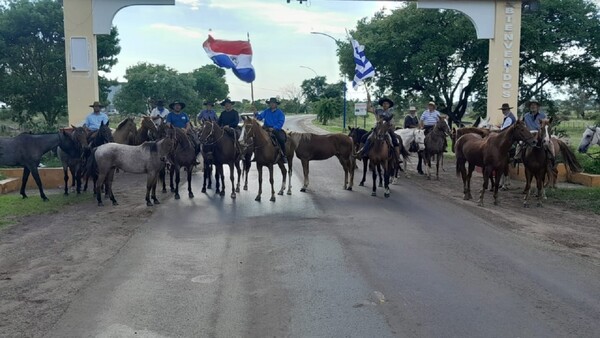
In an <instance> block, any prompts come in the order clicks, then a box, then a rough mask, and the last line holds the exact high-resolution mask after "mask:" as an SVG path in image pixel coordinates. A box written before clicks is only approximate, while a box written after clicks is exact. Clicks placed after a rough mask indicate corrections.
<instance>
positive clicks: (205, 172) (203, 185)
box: [201, 161, 210, 193]
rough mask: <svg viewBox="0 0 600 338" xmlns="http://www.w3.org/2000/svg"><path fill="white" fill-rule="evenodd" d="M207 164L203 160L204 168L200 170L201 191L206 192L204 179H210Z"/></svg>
mask: <svg viewBox="0 0 600 338" xmlns="http://www.w3.org/2000/svg"><path fill="white" fill-rule="evenodd" d="M208 170H209V165H208V163H206V161H204V170H202V191H201V192H202V193H206V181H207V180H209V179H210V173H209V172H208Z"/></svg>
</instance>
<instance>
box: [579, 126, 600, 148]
mask: <svg viewBox="0 0 600 338" xmlns="http://www.w3.org/2000/svg"><path fill="white" fill-rule="evenodd" d="M593 145H599V146H600V127H593V126H589V127H587V128H586V129H585V131H584V132H583V136H582V137H581V142H579V148H577V150H578V151H579V152H580V153H587V151H588V148H589V147H590V146H593Z"/></svg>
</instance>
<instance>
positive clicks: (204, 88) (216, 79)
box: [191, 65, 229, 101]
mask: <svg viewBox="0 0 600 338" xmlns="http://www.w3.org/2000/svg"><path fill="white" fill-rule="evenodd" d="M191 75H192V77H193V78H194V81H195V84H194V86H193V88H194V90H195V91H196V93H197V94H198V97H200V98H201V99H203V100H218V101H220V100H224V99H225V98H226V97H227V96H228V95H229V86H228V85H227V83H226V82H225V70H224V69H222V68H219V67H217V66H215V65H206V66H202V67H200V68H198V69H196V70H194V71H193V72H192V73H191Z"/></svg>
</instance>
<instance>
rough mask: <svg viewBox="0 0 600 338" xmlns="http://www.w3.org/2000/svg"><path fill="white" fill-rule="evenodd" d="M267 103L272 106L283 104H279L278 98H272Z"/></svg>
mask: <svg viewBox="0 0 600 338" xmlns="http://www.w3.org/2000/svg"><path fill="white" fill-rule="evenodd" d="M266 103H267V104H270V103H277V104H280V103H281V102H279V101H278V100H277V98H276V97H272V98H270V99H269V100H268V101H266Z"/></svg>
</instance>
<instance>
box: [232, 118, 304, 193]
mask: <svg viewBox="0 0 600 338" xmlns="http://www.w3.org/2000/svg"><path fill="white" fill-rule="evenodd" d="M242 119H243V121H244V124H243V126H242V132H241V133H240V136H239V142H240V144H241V145H242V146H243V147H246V146H248V144H250V140H251V142H252V148H253V152H254V159H255V161H256V169H257V170H258V195H257V196H256V198H255V199H254V200H255V201H257V202H260V200H261V195H262V167H264V166H266V167H267V168H268V169H269V183H271V199H270V201H271V202H275V189H274V188H273V165H274V164H277V165H278V166H279V169H280V170H281V175H282V176H283V179H282V182H281V189H280V190H279V192H278V193H277V194H278V195H283V192H284V191H285V182H286V177H287V175H288V174H289V185H288V190H287V194H288V195H291V194H292V160H293V159H294V150H295V149H294V148H293V145H292V142H291V141H290V139H289V137H288V138H287V140H286V142H285V148H286V149H285V152H284V153H285V156H286V157H287V161H288V170H287V171H286V170H285V165H284V163H283V160H282V159H281V156H280V155H279V150H278V149H277V148H276V147H275V145H274V144H273V143H274V141H273V140H272V139H271V135H270V134H269V132H267V131H266V130H265V129H263V128H262V127H261V126H260V124H259V123H258V121H257V120H256V119H254V118H251V117H242Z"/></svg>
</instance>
